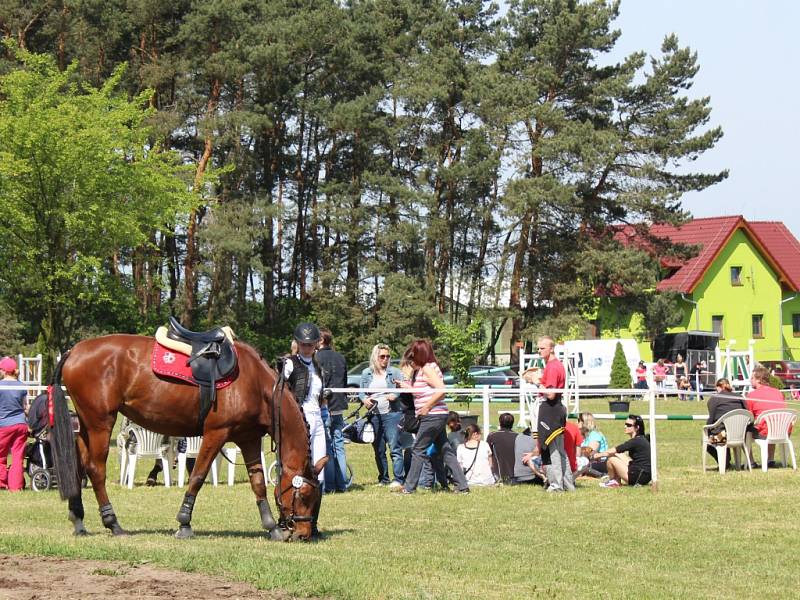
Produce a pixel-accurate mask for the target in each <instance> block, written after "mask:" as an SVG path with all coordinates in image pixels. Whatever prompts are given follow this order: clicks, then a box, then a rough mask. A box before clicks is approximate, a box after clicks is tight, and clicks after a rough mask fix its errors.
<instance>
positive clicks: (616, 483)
mask: <svg viewBox="0 0 800 600" xmlns="http://www.w3.org/2000/svg"><path fill="white" fill-rule="evenodd" d="M600 487H603V488H618V487H620V485H619V481H617V480H616V479H609V480H608V481H605V482H603V483H601V484H600Z"/></svg>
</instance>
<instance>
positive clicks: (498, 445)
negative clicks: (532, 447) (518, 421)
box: [486, 412, 517, 483]
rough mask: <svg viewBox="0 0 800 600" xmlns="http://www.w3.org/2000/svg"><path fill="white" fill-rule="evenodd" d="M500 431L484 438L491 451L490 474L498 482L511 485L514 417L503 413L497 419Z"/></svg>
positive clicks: (515, 434) (514, 433)
mask: <svg viewBox="0 0 800 600" xmlns="http://www.w3.org/2000/svg"><path fill="white" fill-rule="evenodd" d="M498 422H499V423H500V430H499V431H493V432H492V433H490V434H489V435H487V436H486V443H487V444H489V448H491V449H492V472H493V473H494V476H495V478H496V479H497V480H498V481H502V482H503V483H511V480H512V479H513V478H514V440H516V438H517V432H516V431H514V430H513V428H514V415H512V414H511V413H507V412H504V413H502V414H501V415H500V417H499V418H498Z"/></svg>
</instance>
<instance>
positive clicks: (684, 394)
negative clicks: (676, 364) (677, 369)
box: [678, 375, 692, 400]
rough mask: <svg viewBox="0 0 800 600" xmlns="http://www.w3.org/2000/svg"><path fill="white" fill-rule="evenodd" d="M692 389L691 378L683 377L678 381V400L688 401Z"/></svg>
mask: <svg viewBox="0 0 800 600" xmlns="http://www.w3.org/2000/svg"><path fill="white" fill-rule="evenodd" d="M691 389H692V386H690V385H689V378H688V377H686V375H682V376H681V378H680V379H679V380H678V399H679V400H687V399H688V398H689V396H688V391H689V390H691Z"/></svg>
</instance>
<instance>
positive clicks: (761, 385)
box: [745, 366, 791, 464]
mask: <svg viewBox="0 0 800 600" xmlns="http://www.w3.org/2000/svg"><path fill="white" fill-rule="evenodd" d="M750 382H751V383H752V384H753V391H751V392H750V393H749V394H747V400H746V401H745V406H746V407H747V410H749V411H750V412H751V413H753V418H754V419H757V418H758V416H759V415H760V414H761V413H763V412H764V411H765V410H773V409H776V408H786V398H784V397H783V394H782V393H781V392H780V390H776V389H775V388H774V387H772V386H770V385H769V370H768V369H767V368H766V367H761V366H759V367H756V368H755V369H753V374H752V375H751V376H750ZM789 432H790V433H791V429H790V430H789ZM753 435H754V436H756V437H758V438H759V439H765V438H766V437H767V424H766V423H764V422H762V423H759V424H758V428H757V429H756V431H755V432H754V434H753ZM767 456H768V457H769V462H770V463H773V464H774V461H773V458H775V445H774V444H770V445H769V448H768V450H767Z"/></svg>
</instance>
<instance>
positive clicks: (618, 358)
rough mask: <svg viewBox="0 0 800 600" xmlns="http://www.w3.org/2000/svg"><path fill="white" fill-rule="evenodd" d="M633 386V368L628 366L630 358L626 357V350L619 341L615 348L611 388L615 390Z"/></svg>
mask: <svg viewBox="0 0 800 600" xmlns="http://www.w3.org/2000/svg"><path fill="white" fill-rule="evenodd" d="M631 386H632V381H631V369H630V367H629V366H628V359H627V358H625V351H624V350H623V349H622V344H621V343H620V342H617V347H616V349H615V350H614V360H613V362H612V363H611V388H612V389H615V390H627V389H630V388H631Z"/></svg>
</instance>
